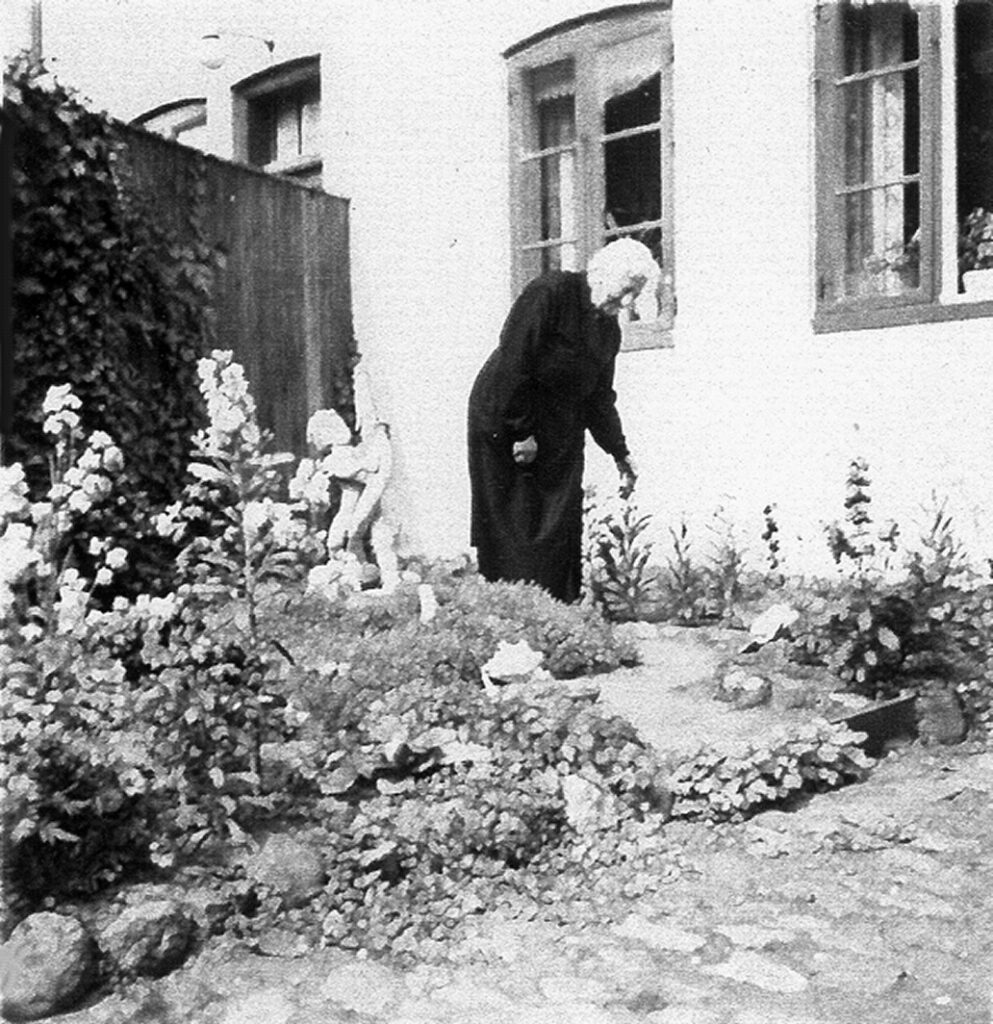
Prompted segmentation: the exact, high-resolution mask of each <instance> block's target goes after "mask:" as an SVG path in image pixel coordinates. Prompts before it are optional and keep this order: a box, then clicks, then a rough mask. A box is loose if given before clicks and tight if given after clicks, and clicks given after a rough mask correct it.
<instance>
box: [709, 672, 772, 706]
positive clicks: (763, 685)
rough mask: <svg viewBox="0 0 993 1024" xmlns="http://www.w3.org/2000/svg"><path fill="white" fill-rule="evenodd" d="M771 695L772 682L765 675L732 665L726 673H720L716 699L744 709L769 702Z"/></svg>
mask: <svg viewBox="0 0 993 1024" xmlns="http://www.w3.org/2000/svg"><path fill="white" fill-rule="evenodd" d="M771 696H772V682H771V680H769V679H767V678H766V677H765V676H760V675H757V674H756V673H754V672H750V671H748V669H745V668H740V667H737V666H732V667H730V668H729V669H728V670H727V671H726V672H724V673H718V678H717V689H716V690H715V692H714V699H715V700H723V701H727V702H728V703H730V704H733V705H734V706H735V707H736V708H740V709H742V710H743V709H745V708H756V707H759V706H760V705H762V704H768V703H769V698H770V697H771Z"/></svg>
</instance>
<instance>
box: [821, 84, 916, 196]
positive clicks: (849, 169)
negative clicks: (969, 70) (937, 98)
mask: <svg viewBox="0 0 993 1024" xmlns="http://www.w3.org/2000/svg"><path fill="white" fill-rule="evenodd" d="M841 89H842V102H843V108H844V118H845V184H846V185H860V184H869V183H877V184H882V183H884V182H890V181H894V180H897V179H899V178H901V177H903V176H904V175H911V174H919V173H920V90H919V88H918V73H917V69H916V68H913V69H911V70H909V71H903V72H897V73H895V74H888V75H881V76H880V77H878V78H870V79H867V80H860V81H856V82H846V83H844V84H843V85H842V86H841Z"/></svg>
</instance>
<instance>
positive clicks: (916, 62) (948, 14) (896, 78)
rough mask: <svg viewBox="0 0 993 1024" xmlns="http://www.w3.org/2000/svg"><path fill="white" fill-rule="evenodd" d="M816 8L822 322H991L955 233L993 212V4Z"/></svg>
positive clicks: (886, 0)
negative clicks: (984, 318) (967, 284)
mask: <svg viewBox="0 0 993 1024" xmlns="http://www.w3.org/2000/svg"><path fill="white" fill-rule="evenodd" d="M816 11H817V29H816V31H817V40H816V42H817V73H816V85H815V88H816V95H815V109H816V115H815V116H816V132H817V173H818V209H817V267H816V273H817V279H816V294H817V317H816V323H817V325H818V326H819V327H821V328H824V329H844V328H852V327H860V326H867V327H868V326H882V325H886V324H888V323H894V324H895V323H911V322H915V321H920V320H935V319H945V318H952V317H961V316H973V315H989V314H990V312H993V311H991V310H990V309H989V308H988V307H984V306H976V305H975V303H974V302H970V296H969V295H968V294H966V293H965V291H964V287H963V279H962V271H963V270H965V269H968V266H967V262H966V258H965V253H964V252H963V253H961V254H960V248H961V244H960V239H959V234H960V228H961V225H962V224H963V222H964V220H965V218H966V217H967V216H968V215H969V214H970V213H971V212H972V211H973V210H974V209H976V208H977V207H980V208H984V209H987V210H991V209H993V4H990V3H989V2H988V0H960V2H959V3H957V4H955V5H954V6H951V5H942V6H938V5H935V4H927V3H919V2H897V0H844V2H834V3H820V4H818V6H817V9H816ZM949 98H953V99H952V102H948V101H949ZM960 255H961V256H962V259H961V260H960Z"/></svg>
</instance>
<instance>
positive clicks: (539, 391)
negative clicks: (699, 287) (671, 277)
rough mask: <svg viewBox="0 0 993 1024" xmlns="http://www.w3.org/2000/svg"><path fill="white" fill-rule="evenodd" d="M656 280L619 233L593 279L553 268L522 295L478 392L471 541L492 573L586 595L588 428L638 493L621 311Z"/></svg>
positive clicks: (473, 401)
mask: <svg viewBox="0 0 993 1024" xmlns="http://www.w3.org/2000/svg"><path fill="white" fill-rule="evenodd" d="M658 275H659V269H658V265H657V264H656V263H655V261H654V260H653V259H652V256H651V253H650V252H649V250H648V249H647V248H646V247H645V246H644V245H642V244H641V243H640V242H635V241H634V240H633V239H627V238H624V239H618V240H617V241H615V242H611V243H610V244H609V245H606V246H604V248H602V249H600V250H599V251H598V252H597V253H595V254H594V255H593V257H592V259H591V260H590V262H589V266H588V268H587V271H586V274H585V275H584V274H581V273H577V272H574V271H550V272H548V273H546V274H543V275H542V276H541V277H538V278H536V279H535V280H533V281H532V282H531V283H530V284H528V285H527V287H526V288H525V289H524V291H523V292H522V293H521V295H520V296H519V297H518V299H517V300H516V301H515V302H514V304H513V306H512V308H511V310H510V313H509V314H508V316H507V319H506V322H505V323H504V326H503V331H502V332H501V334H500V344H499V346H498V347H497V349H496V350H495V351H494V352H493V353H492V354H491V355H490V357H489V358H488V359H487V360H486V363H485V364H484V366H483V368H482V369H481V370H480V372H479V375H478V376H477V377H476V382H475V384H474V385H473V388H472V394H471V396H470V399H469V478H470V484H471V488H472V533H471V543H472V545H473V547H475V548H476V554H477V558H478V562H479V570H480V572H481V573H482V574H483V576H485V577H486V578H487V579H489V580H528V581H531V582H533V583H537V584H539V585H540V586H542V587H544V588H545V589H546V590H547V591H548V592H549V593H550V594H552V595H553V596H554V597H557V598H559V599H560V600H562V601H567V602H568V601H575V600H576V599H577V598H578V597H579V591H580V583H581V580H582V529H583V524H582V504H583V449H584V445H585V437H586V431H587V430H589V432H590V434H592V436H593V440H594V441H596V443H597V444H598V445H599V446H600V447H601V448H602V449H603V450H604V451H605V452H606V453H607V454H608V455H611V456H613V458H614V461H615V463H616V465H617V469H618V472H619V473H620V477H621V488H622V492H628V493H629V492H630V490H631V488H633V486H634V482H635V472H634V469H633V467H632V463H631V457H630V453H629V451H628V446H627V442H626V441H625V439H624V432H623V430H622V428H621V420H620V416H619V415H618V413H617V407H616V404H615V403H616V397H617V396H616V395H615V393H614V388H613V380H614V360H615V357H616V356H617V350H618V347H619V346H620V339H621V332H620V327H619V325H618V323H617V315H618V313H619V312H620V311H621V310H622V309H624V308H625V307H628V306H630V305H631V304H632V303H633V302H635V300H636V299H637V297H638V295H639V293H641V292H642V290H643V289H645V285H646V284H647V283H649V282H651V285H652V287H653V288H654V286H655V285H657V283H658ZM645 291H646V293H648V291H649V290H648V289H645Z"/></svg>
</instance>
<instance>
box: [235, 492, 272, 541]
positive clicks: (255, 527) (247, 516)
mask: <svg viewBox="0 0 993 1024" xmlns="http://www.w3.org/2000/svg"><path fill="white" fill-rule="evenodd" d="M270 504H271V503H270V502H269V500H268V499H266V500H265V501H250V502H249V503H248V504H247V505H246V506H245V511H244V512H243V513H242V516H241V525H242V529H243V530H244V531H245V539H246V541H247V542H248V543H249V544H254V543H255V541H256V539H257V538H258V535H259V533H260V532H261V531H262V529H263V528H264V527H265V525H266V523H268V522H269V515H270V509H269V505H270Z"/></svg>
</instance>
